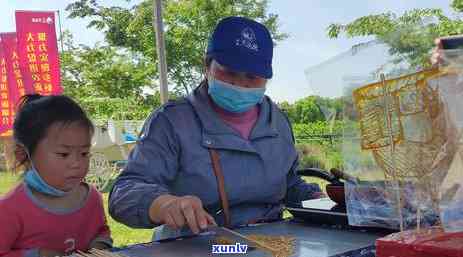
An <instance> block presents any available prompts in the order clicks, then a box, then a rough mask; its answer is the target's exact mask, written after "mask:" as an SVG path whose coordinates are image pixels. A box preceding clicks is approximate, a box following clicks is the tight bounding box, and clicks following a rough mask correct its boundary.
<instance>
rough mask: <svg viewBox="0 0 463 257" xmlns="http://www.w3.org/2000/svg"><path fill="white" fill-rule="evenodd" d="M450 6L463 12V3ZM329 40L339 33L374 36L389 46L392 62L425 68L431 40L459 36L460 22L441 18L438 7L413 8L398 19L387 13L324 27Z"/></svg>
mask: <svg viewBox="0 0 463 257" xmlns="http://www.w3.org/2000/svg"><path fill="white" fill-rule="evenodd" d="M451 7H452V8H453V9H454V10H455V11H456V12H462V11H463V1H462V0H453V1H452V2H451ZM327 32H328V36H329V37H330V38H337V37H339V36H340V35H341V34H342V33H345V35H346V36H347V37H357V36H375V37H376V38H377V39H378V40H380V41H382V42H384V43H386V44H387V45H389V47H390V53H391V54H392V55H393V56H396V57H397V58H396V60H395V62H401V61H406V62H408V63H409V64H410V65H411V67H412V68H420V67H421V68H422V67H428V66H429V65H430V63H429V53H430V50H431V49H432V47H433V46H434V39H435V38H436V37H439V36H447V35H454V34H462V33H463V21H462V20H461V19H460V18H459V17H456V18H451V17H447V16H445V15H444V13H443V11H442V10H441V9H439V8H428V9H413V10H410V11H407V12H405V13H404V14H403V15H401V16H398V15H396V14H394V13H391V12H387V13H382V14H374V15H367V16H363V17H360V18H358V19H355V20H354V21H352V22H350V23H347V24H339V23H333V24H331V25H330V26H329V27H328V28H327Z"/></svg>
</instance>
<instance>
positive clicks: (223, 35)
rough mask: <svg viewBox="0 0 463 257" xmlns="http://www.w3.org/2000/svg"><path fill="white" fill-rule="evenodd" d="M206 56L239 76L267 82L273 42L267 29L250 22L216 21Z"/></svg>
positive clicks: (270, 68) (269, 76)
mask: <svg viewBox="0 0 463 257" xmlns="http://www.w3.org/2000/svg"><path fill="white" fill-rule="evenodd" d="M206 55H207V56H208V57H212V58H213V59H214V60H216V61H217V62H218V63H220V64H222V65H224V66H226V67H228V68H230V69H232V70H234V71H238V72H247V73H250V74H253V75H256V76H259V77H263V78H266V79H270V78H271V77H272V75H273V72H272V57H273V41H272V37H271V36H270V32H269V31H268V29H267V28H266V27H265V26H264V25H262V24H260V23H258V22H256V21H253V20H251V19H248V18H243V17H227V18H224V19H222V20H220V21H219V23H218V24H217V26H216V27H215V30H214V32H213V33H212V35H211V37H210V39H209V44H208V46H207V51H206Z"/></svg>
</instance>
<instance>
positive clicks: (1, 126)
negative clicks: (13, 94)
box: [0, 42, 13, 134]
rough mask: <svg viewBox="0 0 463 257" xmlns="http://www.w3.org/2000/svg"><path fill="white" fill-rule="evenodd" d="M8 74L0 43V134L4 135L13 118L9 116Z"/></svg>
mask: <svg viewBox="0 0 463 257" xmlns="http://www.w3.org/2000/svg"><path fill="white" fill-rule="evenodd" d="M7 76H8V74H7V72H6V60H5V53H4V51H3V46H2V45H1V42H0V107H1V108H0V112H1V114H2V115H1V118H0V119H1V122H0V134H4V133H5V132H8V131H9V130H11V129H12V128H13V116H12V115H10V114H11V113H10V111H11V107H10V104H11V102H10V97H9V94H8V77H7Z"/></svg>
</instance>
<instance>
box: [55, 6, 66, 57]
mask: <svg viewBox="0 0 463 257" xmlns="http://www.w3.org/2000/svg"><path fill="white" fill-rule="evenodd" d="M56 12H57V13H58V26H59V37H60V40H59V41H60V44H61V53H63V52H64V44H63V40H64V38H63V29H62V28H61V14H60V12H59V10H57V11H56Z"/></svg>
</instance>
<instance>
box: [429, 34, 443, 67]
mask: <svg viewBox="0 0 463 257" xmlns="http://www.w3.org/2000/svg"><path fill="white" fill-rule="evenodd" d="M434 44H435V45H436V47H434V48H433V49H432V53H431V64H432V65H433V66H435V65H438V64H440V63H442V42H441V40H440V38H436V39H435V40H434Z"/></svg>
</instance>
